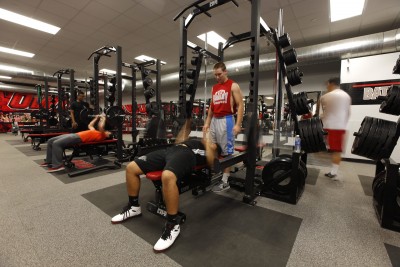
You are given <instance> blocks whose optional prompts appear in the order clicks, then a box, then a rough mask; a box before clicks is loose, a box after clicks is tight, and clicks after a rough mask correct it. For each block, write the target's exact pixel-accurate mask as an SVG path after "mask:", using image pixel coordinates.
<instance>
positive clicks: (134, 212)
mask: <svg viewBox="0 0 400 267" xmlns="http://www.w3.org/2000/svg"><path fill="white" fill-rule="evenodd" d="M139 215H142V210H141V209H140V206H139V207H135V206H132V205H131V204H130V203H128V205H127V206H126V207H124V208H123V209H122V212H121V213H120V214H118V215H115V216H114V217H112V218H111V223H122V222H124V221H126V220H128V219H129V218H132V217H135V216H139Z"/></svg>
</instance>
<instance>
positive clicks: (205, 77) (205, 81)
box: [203, 33, 207, 122]
mask: <svg viewBox="0 0 400 267" xmlns="http://www.w3.org/2000/svg"><path fill="white" fill-rule="evenodd" d="M204 49H205V50H207V33H206V38H205V40H204ZM206 104H207V56H205V57H204V105H203V107H204V108H203V120H204V122H205V121H206V119H207V117H206V116H207V111H206Z"/></svg>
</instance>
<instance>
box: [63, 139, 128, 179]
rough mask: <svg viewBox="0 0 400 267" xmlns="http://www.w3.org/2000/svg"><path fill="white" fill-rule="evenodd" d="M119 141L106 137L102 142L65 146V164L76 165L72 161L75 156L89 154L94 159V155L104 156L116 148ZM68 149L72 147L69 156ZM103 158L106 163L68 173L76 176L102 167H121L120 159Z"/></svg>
mask: <svg viewBox="0 0 400 267" xmlns="http://www.w3.org/2000/svg"><path fill="white" fill-rule="evenodd" d="M117 142H118V140H117V139H106V140H103V141H100V142H87V143H80V144H75V145H72V146H67V147H64V151H63V158H64V165H65V166H66V167H68V168H73V167H75V164H74V163H73V162H72V160H73V159H74V158H75V157H80V156H89V157H90V159H91V160H93V156H97V157H99V158H102V157H103V156H104V155H108V153H109V151H111V150H114V151H115V150H116V147H117ZM67 149H72V154H71V155H69V156H67V155H66V153H65V151H66V150H67ZM103 160H104V161H105V162H106V163H103V164H101V165H98V166H95V167H92V168H88V169H81V170H75V171H72V172H70V173H68V176H69V177H75V176H79V175H83V174H87V173H90V172H94V171H97V170H102V169H119V168H121V164H120V163H119V162H118V161H114V162H111V161H108V160H106V159H103Z"/></svg>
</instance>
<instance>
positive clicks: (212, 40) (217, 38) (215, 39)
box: [197, 31, 226, 49]
mask: <svg viewBox="0 0 400 267" xmlns="http://www.w3.org/2000/svg"><path fill="white" fill-rule="evenodd" d="M206 34H207V44H209V45H211V46H212V47H215V48H216V49H218V44H219V43H225V42H226V40H225V39H224V38H223V37H222V36H221V35H219V34H218V33H216V32H215V31H210V32H207V33H203V34H200V35H199V36H197V38H199V39H200V40H202V41H204V42H205V41H206Z"/></svg>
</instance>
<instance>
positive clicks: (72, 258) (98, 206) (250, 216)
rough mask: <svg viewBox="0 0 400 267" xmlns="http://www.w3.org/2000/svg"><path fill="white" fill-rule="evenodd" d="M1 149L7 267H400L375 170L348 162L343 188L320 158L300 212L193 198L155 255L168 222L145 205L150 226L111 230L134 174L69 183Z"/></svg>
mask: <svg viewBox="0 0 400 267" xmlns="http://www.w3.org/2000/svg"><path fill="white" fill-rule="evenodd" d="M126 140H130V138H129V136H126ZM0 147H1V149H0V162H1V168H2V174H1V176H0V236H1V238H0V266H7V267H8V266H244V265H246V266H400V233H397V232H394V231H390V230H386V229H383V228H381V227H380V226H379V224H378V220H377V218H376V215H375V211H374V209H373V206H372V197H371V193H372V192H371V189H370V188H371V183H372V179H373V178H372V176H373V175H374V171H375V166H374V165H372V164H361V163H353V162H343V163H342V165H341V167H340V171H339V175H340V176H341V177H342V178H343V181H332V180H330V179H329V178H327V177H325V176H324V173H326V172H328V171H329V156H328V155H327V154H326V153H319V154H318V155H312V156H310V160H309V163H310V164H309V165H308V166H309V168H310V169H315V170H317V171H313V172H312V173H313V174H314V175H315V176H316V177H313V178H312V179H313V181H314V182H312V183H310V182H308V183H307V184H306V187H305V191H304V193H303V196H302V197H301V198H300V200H299V202H298V203H297V205H291V204H287V203H283V202H279V201H276V200H272V199H268V198H262V197H259V198H257V205H256V207H251V206H247V205H245V204H242V203H241V198H242V196H243V194H242V193H240V192H238V191H235V190H233V189H230V190H228V191H227V192H224V193H223V194H221V195H216V194H214V193H206V195H204V196H202V197H200V198H197V199H195V198H193V197H192V196H191V194H190V192H188V193H185V194H183V195H182V196H181V202H180V207H181V211H183V212H185V213H186V214H187V215H188V220H187V222H186V224H185V225H184V226H183V227H182V231H181V235H180V237H179V238H178V239H177V241H176V244H174V246H173V247H171V248H170V250H169V251H167V252H166V253H160V254H155V253H154V252H153V249H152V247H153V245H154V243H155V242H156V240H157V239H158V238H159V235H160V234H161V227H162V224H163V222H162V219H161V218H159V217H157V216H155V215H152V214H150V213H149V212H147V211H146V210H145V208H144V207H145V202H144V201H141V204H142V207H143V210H144V211H143V215H144V216H142V217H141V218H137V220H136V221H134V219H133V220H130V221H128V222H126V223H125V224H121V225H112V224H111V223H110V219H111V215H115V213H116V212H119V211H120V209H121V208H122V206H121V204H125V203H126V202H127V196H126V191H125V188H124V182H125V174H124V169H120V170H118V171H106V172H98V173H97V174H96V175H93V176H91V177H90V178H85V177H84V176H82V177H75V178H70V179H73V180H72V181H71V182H69V183H66V182H63V180H62V179H59V178H58V179H57V174H49V173H46V171H45V169H43V168H41V167H39V166H38V162H39V161H40V160H42V159H43V155H44V153H43V152H40V151H35V152H38V153H36V154H35V153H28V154H27V153H24V151H29V149H30V145H29V143H24V142H23V141H22V140H21V137H20V136H14V135H11V134H1V135H0ZM42 149H45V145H44V146H43V148H42ZM42 151H43V150H42ZM30 152H31V151H30ZM55 178H56V179H55ZM142 191H143V193H142V194H141V197H143V199H146V198H147V196H150V195H151V194H152V193H153V188H152V186H151V184H149V183H147V181H146V182H143V188H142ZM140 220H142V221H140ZM255 254H257V255H255ZM227 263H229V265H227ZM234 263H236V264H234Z"/></svg>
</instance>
